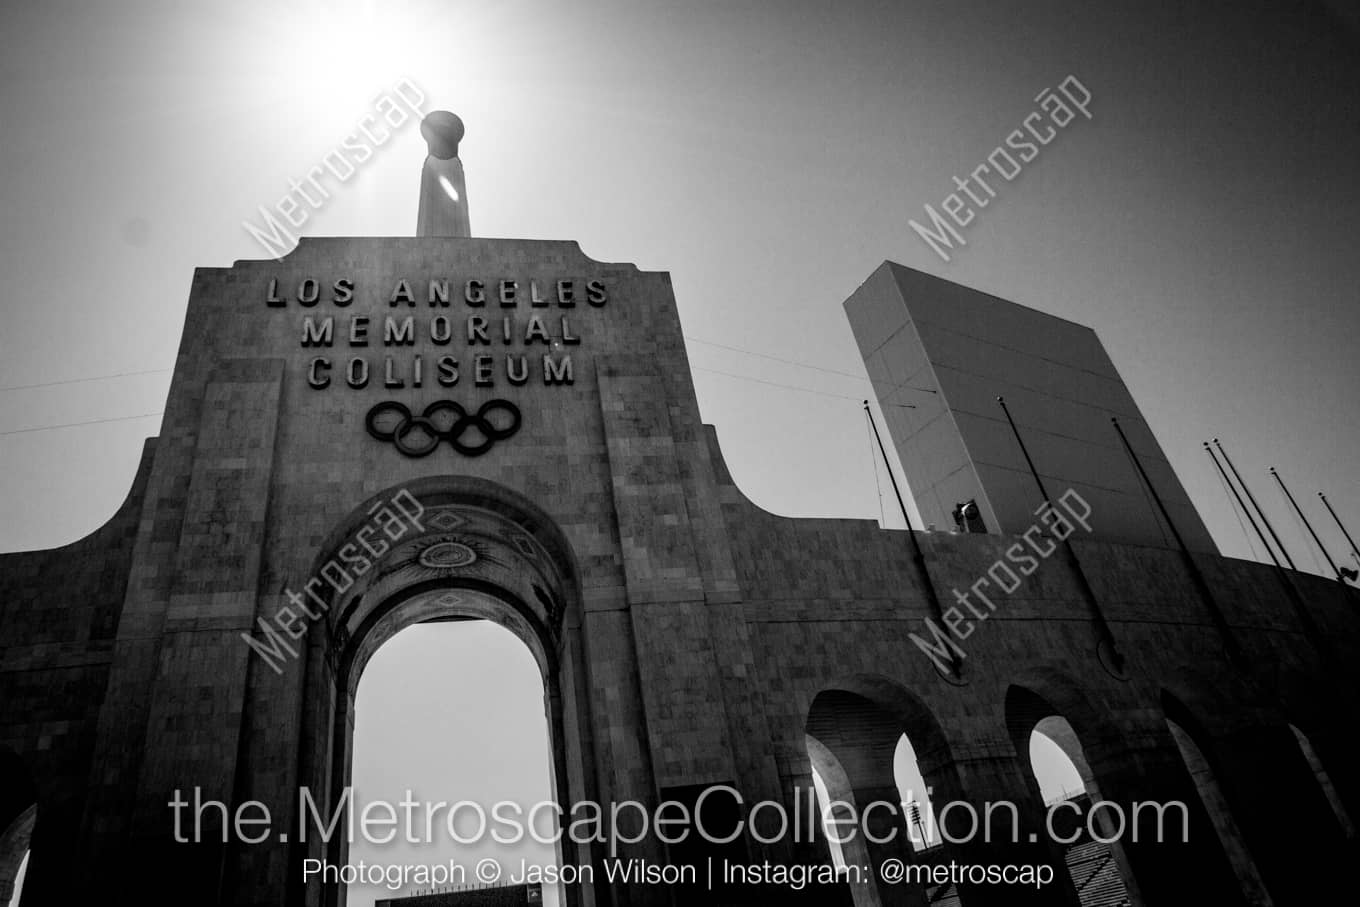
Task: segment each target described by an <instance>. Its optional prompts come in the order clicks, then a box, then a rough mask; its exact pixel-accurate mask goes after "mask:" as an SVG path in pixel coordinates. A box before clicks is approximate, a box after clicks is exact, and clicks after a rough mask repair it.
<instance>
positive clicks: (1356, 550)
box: [1318, 491, 1360, 559]
mask: <svg viewBox="0 0 1360 907" xmlns="http://www.w3.org/2000/svg"><path fill="white" fill-rule="evenodd" d="M1318 497H1320V498H1322V506H1323V507H1326V508H1327V512H1328V513H1330V514H1331V515H1332V519H1334V520H1336V528H1338V529H1340V530H1341V534H1342V535H1344V536H1345V537H1346V541H1347V542H1349V543H1350V546H1351V554H1353V555H1355V556H1356V558H1357V559H1360V548H1356V547H1355V539H1353V538H1351V534H1350V533H1349V532H1347V531H1346V527H1345V525H1344V524H1342V522H1341V517H1339V516H1337V515H1336V511H1335V510H1333V509H1332V505H1331V504H1330V503H1329V502H1328V501H1327V496H1326V495H1325V494H1323V493H1322V492H1320V491H1319V492H1318Z"/></svg>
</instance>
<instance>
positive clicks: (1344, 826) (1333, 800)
mask: <svg viewBox="0 0 1360 907" xmlns="http://www.w3.org/2000/svg"><path fill="white" fill-rule="evenodd" d="M1289 729H1290V730H1291V731H1293V732H1294V739H1295V740H1296V741H1298V744H1299V749H1300V750H1301V751H1302V752H1303V758H1305V759H1307V760H1308V767H1309V768H1310V769H1312V771H1313V777H1314V778H1316V779H1317V783H1318V787H1320V788H1322V794H1323V796H1325V797H1326V798H1327V803H1328V805H1330V806H1331V808H1332V814H1333V815H1335V816H1336V821H1337V824H1339V825H1340V826H1341V832H1342V834H1344V835H1345V836H1346V839H1347V840H1350V841H1354V840H1355V822H1354V821H1353V820H1352V819H1351V815H1350V813H1349V812H1348V811H1347V809H1346V806H1345V804H1344V803H1342V802H1341V797H1340V796H1339V795H1338V794H1337V792H1336V785H1335V784H1333V783H1332V779H1331V776H1330V775H1328V774H1327V769H1326V768H1325V767H1323V764H1322V759H1321V757H1319V756H1318V754H1317V750H1316V749H1314V747H1313V743H1312V741H1311V740H1309V739H1308V736H1307V735H1306V734H1304V732H1303V731H1301V730H1299V729H1298V727H1297V726H1296V725H1293V724H1291V725H1290V726H1289Z"/></svg>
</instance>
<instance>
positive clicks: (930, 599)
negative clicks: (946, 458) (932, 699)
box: [864, 400, 963, 678]
mask: <svg viewBox="0 0 1360 907" xmlns="http://www.w3.org/2000/svg"><path fill="white" fill-rule="evenodd" d="M864 412H865V413H866V414H867V415H868V416H869V427H870V428H872V429H873V430H874V438H875V440H877V441H878V452H879V453H881V454H882V455H883V465H884V466H885V467H886V468H887V470H888V478H889V479H890V480H891V481H892V489H893V494H895V495H897V506H898V507H899V508H901V510H902V521H903V522H904V523H906V524H907V538H908V539H910V540H911V559H912V560H913V561H915V563H916V569H918V570H919V571H920V572H921V579H922V580H924V583H923V585H924V586H925V590H926V601H927V603H928V604H929V605H930V611H931V613H932V614H933V615H934V616H935V619H936V620H938V621H939V622H940V623H944V606H943V605H941V604H940V597H939V596H938V595H936V594H935V583H933V582H932V581H931V579H930V568H929V567H927V566H926V555H925V552H924V551H922V550H921V541H920V539H918V538H917V537H916V530H914V529H912V528H911V517H909V516H907V505H906V504H905V503H904V502H903V500H902V491H901V489H899V488H898V487H897V475H896V473H894V472H893V468H892V463H891V462H890V461H889V460H888V450H887V448H885V447H884V446H883V436H882V435H880V434H879V433H878V423H877V422H875V421H874V413H873V410H871V409H869V401H868V400H865V401H864ZM951 646H952V644H951ZM949 667H950V669H951V672H952V673H953V675H954V676H955V677H956V678H957V677H958V676H959V674H960V672H961V669H962V667H963V665H962V662H961V660H960V659H959V655H958V652H957V651H955V650H954V649H953V648H952V647H951V648H950V649H949Z"/></svg>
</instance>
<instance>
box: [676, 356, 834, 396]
mask: <svg viewBox="0 0 1360 907" xmlns="http://www.w3.org/2000/svg"><path fill="white" fill-rule="evenodd" d="M690 367H691V368H692V369H694V371H696V372H710V373H712V374H714V375H723V376H725V377H728V378H736V379H738V380H741V381H754V382H755V383H756V384H768V385H769V386H770V387H782V388H784V389H785V390H790V391H802V392H803V393H805V394H816V395H818V396H819V397H834V398H835V399H837V400H850V401H853V402H855V403H858V402H859V401H860V398H859V397H847V396H846V395H845V394H833V393H831V392H830V391H819V390H813V389H812V388H810V387H799V386H797V385H795V384H782V383H780V382H778V381H767V380H765V379H764V378H752V377H751V376H750V375H736V374H733V373H732V372H720V371H718V370H717V369H716V368H700V367H699V366H697V365H694V366H690Z"/></svg>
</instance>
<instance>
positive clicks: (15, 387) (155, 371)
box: [0, 368, 171, 391]
mask: <svg viewBox="0 0 1360 907" xmlns="http://www.w3.org/2000/svg"><path fill="white" fill-rule="evenodd" d="M168 371H171V370H170V369H168V368H148V369H142V370H141V371H138V372H115V373H113V374H111V375H91V376H89V377H88V378H67V379H65V380H62V381H43V382H40V383H38V384H9V385H6V386H4V387H0V391H26V390H32V389H33V388H35V387H52V386H53V385H57V384H84V383H85V382H87V381H104V380H107V379H109V378H127V377H130V376H132V375H159V374H161V373H162V372H168Z"/></svg>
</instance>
